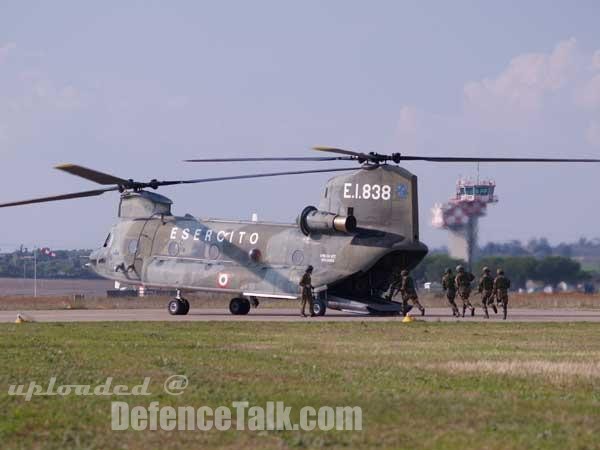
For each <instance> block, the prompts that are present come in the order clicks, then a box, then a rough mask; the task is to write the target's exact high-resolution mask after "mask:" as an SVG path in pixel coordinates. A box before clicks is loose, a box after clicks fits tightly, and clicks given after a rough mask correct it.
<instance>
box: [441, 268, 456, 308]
mask: <svg viewBox="0 0 600 450" xmlns="http://www.w3.org/2000/svg"><path fill="white" fill-rule="evenodd" d="M442 288H443V289H444V292H445V293H446V298H447V299H448V303H450V306H451V307H452V315H453V316H456V317H460V314H459V313H458V306H456V301H455V299H456V280H455V279H454V274H453V273H452V269H450V268H449V267H448V268H447V269H446V270H445V271H444V276H443V278H442Z"/></svg>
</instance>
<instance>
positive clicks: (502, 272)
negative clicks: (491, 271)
mask: <svg viewBox="0 0 600 450" xmlns="http://www.w3.org/2000/svg"><path fill="white" fill-rule="evenodd" d="M496 273H497V274H498V275H504V270H502V269H498V270H496Z"/></svg>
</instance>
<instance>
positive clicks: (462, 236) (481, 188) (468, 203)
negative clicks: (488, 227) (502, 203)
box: [431, 179, 498, 267]
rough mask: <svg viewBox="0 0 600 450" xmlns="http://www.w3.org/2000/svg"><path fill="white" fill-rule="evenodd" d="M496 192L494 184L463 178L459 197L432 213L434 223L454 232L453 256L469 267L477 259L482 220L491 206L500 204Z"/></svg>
mask: <svg viewBox="0 0 600 450" xmlns="http://www.w3.org/2000/svg"><path fill="white" fill-rule="evenodd" d="M495 189H496V183H495V182H493V181H489V180H485V181H479V180H478V181H472V180H469V179H460V180H458V182H457V183H456V194H455V196H454V197H453V198H451V199H450V200H449V201H448V203H445V204H436V205H435V206H434V207H433V208H432V210H431V212H432V214H433V218H432V220H431V224H432V225H433V226H434V227H435V228H441V229H445V230H448V231H449V232H450V242H449V253H450V256H451V257H453V258H456V259H463V260H465V261H466V262H467V264H468V265H469V267H471V265H472V264H473V262H474V261H475V259H476V258H477V254H476V252H477V249H478V247H477V239H478V227H479V219H480V218H481V217H484V216H485V215H486V213H487V205H488V204H490V203H497V202H498V197H496V195H495V194H494V192H495Z"/></svg>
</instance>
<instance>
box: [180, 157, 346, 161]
mask: <svg viewBox="0 0 600 450" xmlns="http://www.w3.org/2000/svg"><path fill="white" fill-rule="evenodd" d="M353 159H355V158H354V157H352V156H322V157H310V156H290V157H267V158H210V159H185V160H184V162H261V161H351V160H353Z"/></svg>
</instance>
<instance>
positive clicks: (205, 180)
mask: <svg viewBox="0 0 600 450" xmlns="http://www.w3.org/2000/svg"><path fill="white" fill-rule="evenodd" d="M347 170H356V167H347V168H343V169H314V170H298V171H290V172H271V173H254V174H248V175H234V176H227V177H214V178H199V179H196V180H176V181H157V182H156V183H154V184H155V185H156V186H157V187H159V186H174V185H177V184H195V183H212V182H214V181H228V180H244V179H249V178H265V177H280V176H285V175H303V174H309V173H326V172H342V171H347Z"/></svg>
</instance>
